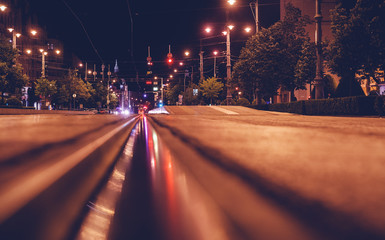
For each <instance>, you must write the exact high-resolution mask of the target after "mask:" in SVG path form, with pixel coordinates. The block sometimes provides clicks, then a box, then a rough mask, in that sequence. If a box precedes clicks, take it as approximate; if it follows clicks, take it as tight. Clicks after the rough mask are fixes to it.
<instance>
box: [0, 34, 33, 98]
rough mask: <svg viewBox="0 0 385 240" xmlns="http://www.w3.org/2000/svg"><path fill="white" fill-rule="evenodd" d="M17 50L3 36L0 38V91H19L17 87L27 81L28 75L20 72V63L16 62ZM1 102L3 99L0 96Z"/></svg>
mask: <svg viewBox="0 0 385 240" xmlns="http://www.w3.org/2000/svg"><path fill="white" fill-rule="evenodd" d="M17 57H18V52H17V50H16V49H13V48H12V45H11V44H10V43H9V42H8V41H7V40H5V39H4V38H1V39H0V92H1V96H3V94H4V93H5V92H8V93H11V94H17V93H19V89H21V88H22V87H24V86H25V85H26V84H27V82H28V77H27V76H26V75H24V74H23V73H22V68H21V65H20V64H18V63H16V59H17ZM1 99H2V100H1V101H2V104H4V99H3V98H1Z"/></svg>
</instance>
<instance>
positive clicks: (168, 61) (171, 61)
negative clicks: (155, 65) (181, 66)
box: [167, 53, 174, 66]
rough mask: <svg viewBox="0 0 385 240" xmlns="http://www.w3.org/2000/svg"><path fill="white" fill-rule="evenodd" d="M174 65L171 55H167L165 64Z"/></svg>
mask: <svg viewBox="0 0 385 240" xmlns="http://www.w3.org/2000/svg"><path fill="white" fill-rule="evenodd" d="M173 63H174V59H173V58H172V53H168V54H167V64H168V65H170V66H171V65H172V64H173Z"/></svg>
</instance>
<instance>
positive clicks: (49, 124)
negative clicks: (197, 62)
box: [0, 106, 385, 240]
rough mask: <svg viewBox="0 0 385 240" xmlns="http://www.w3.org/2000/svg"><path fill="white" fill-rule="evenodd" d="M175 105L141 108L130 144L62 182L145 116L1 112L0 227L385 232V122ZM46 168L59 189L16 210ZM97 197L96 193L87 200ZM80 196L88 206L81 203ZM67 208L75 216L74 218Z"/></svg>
mask: <svg viewBox="0 0 385 240" xmlns="http://www.w3.org/2000/svg"><path fill="white" fill-rule="evenodd" d="M166 109H167V110H168V112H169V113H170V114H154V115H152V114H149V115H147V116H142V117H141V118H140V119H139V122H138V124H137V125H136V126H135V128H134V129H133V130H132V131H131V130H129V131H130V132H131V133H130V134H129V132H127V133H124V134H123V135H125V136H126V137H124V136H123V137H120V138H119V139H121V140H119V141H120V142H121V143H123V142H125V141H123V140H124V139H127V137H128V136H129V135H130V137H129V140H128V142H126V143H125V147H124V149H123V150H119V148H120V147H119V146H121V145H122V144H121V143H119V144H118V143H117V142H116V141H117V140H115V139H114V140H113V141H110V143H109V144H108V145H106V147H104V148H103V149H99V150H97V151H95V153H92V154H90V155H89V156H88V157H87V158H85V161H84V162H83V163H80V164H79V167H77V168H76V169H75V171H73V173H71V174H65V175H63V177H61V178H60V179H59V178H58V177H57V176H56V175H57V174H56V173H60V172H61V171H64V170H62V169H61V167H56V172H53V173H52V174H51V175H50V174H49V172H50V171H48V170H49V169H52V166H66V165H68V164H67V163H66V162H72V161H74V160H73V159H74V158H75V157H76V154H75V153H78V152H79V151H83V149H85V148H87V147H88V146H89V145H90V143H94V142H99V139H102V138H105V136H107V135H109V134H110V133H111V132H113V131H115V129H117V128H119V126H120V125H121V124H125V125H127V124H128V123H130V122H132V121H133V120H134V117H135V116H130V117H122V116H112V115H91V116H73V115H72V116H67V115H50V116H48V115H29V116H2V117H1V118H0V123H1V124H0V130H1V131H0V150H1V156H0V173H1V174H0V192H1V195H0V202H1V203H8V205H7V204H0V210H1V211H0V217H2V219H0V220H1V221H2V222H1V223H0V234H2V236H7V237H8V236H11V237H10V238H9V239H22V238H18V236H19V237H26V236H28V237H29V239H140V240H147V239H158V240H159V239H160V240H162V239H167V240H168V239H170V240H174V239H187V240H196V239H199V240H202V239H210V240H212V239H218V240H225V239H262V240H281V239H298V240H300V239H311V240H313V239H349V240H350V239H353V240H354V239H385V207H384V206H383V205H384V204H383V200H384V199H385V188H384V187H383V183H384V182H385V172H384V167H385V154H384V149H385V139H384V137H383V136H384V135H385V121H384V120H383V119H381V118H356V117H314V116H299V115H293V114H286V113H274V112H265V111H257V110H253V109H248V108H244V107H217V106H212V107H210V106H191V107H188V106H179V107H166ZM114 147H115V148H116V149H115V152H121V154H120V157H119V158H118V159H117V161H116V164H115V165H114V167H113V169H110V168H109V167H108V166H109V164H110V162H111V161H112V160H109V161H108V163H104V165H103V166H104V167H103V169H104V170H102V169H101V168H100V166H101V165H100V164H101V163H103V162H104V159H105V158H108V157H109V155H106V152H109V150H110V149H112V148H114ZM67 155H69V156H67ZM110 158H111V159H114V157H113V156H112V157H110ZM98 162H100V163H98ZM96 163H98V164H96ZM108 169H110V170H108ZM107 170H108V171H107ZM94 174H99V178H100V176H103V175H106V176H109V177H107V178H105V180H104V181H103V183H104V184H102V185H98V184H96V182H97V181H96V180H92V181H91V180H89V179H88V177H90V176H93V175H94ZM46 176H51V178H53V179H56V178H57V179H58V180H55V181H56V183H53V184H52V186H51V187H50V188H51V191H48V190H47V193H44V192H43V194H42V195H43V196H42V197H39V198H38V199H37V200H33V201H31V202H30V203H28V201H27V200H25V203H24V204H27V206H29V208H27V210H28V211H24V210H23V209H21V210H17V208H14V210H12V211H10V210H9V209H11V208H10V207H14V206H19V205H20V206H22V205H21V204H22V203H21V202H22V201H21V202H20V201H14V202H12V201H11V202H12V204H9V203H10V202H9V200H10V199H11V197H9V196H11V195H10V194H9V193H17V194H20V196H24V195H25V192H31V189H30V186H34V187H35V188H39V184H40V183H42V184H44V183H45V182H47V181H45V179H46V178H45V177H46ZM55 177H56V178H55ZM40 180H41V181H40ZM39 181H40V183H39ZM55 181H53V180H52V182H55ZM91 183H92V184H91ZM12 184H13V185H12ZM90 185H92V186H94V187H93V190H92V189H89V188H90ZM96 185H98V187H97V186H96ZM10 186H11V187H10ZM12 186H21V187H19V189H20V191H15V190H13V189H14V188H13V187H12ZM96 187H97V188H96ZM85 189H87V191H86V190H85ZM95 189H97V191H95ZM53 193H55V194H56V195H55V194H53ZM91 193H94V194H92V195H91ZM71 194H72V195H75V197H72V198H70V197H68V196H69V195H71ZM52 195H55V197H52ZM80 195H81V196H83V198H82V199H83V200H79V198H80ZM87 196H88V197H90V196H92V197H91V198H90V199H88V200H87V201H86V202H84V199H85V198H86V197H87ZM15 199H19V198H15ZM42 200H43V201H42ZM7 201H8V202H7ZM78 201H80V202H82V201H83V205H79V204H78V205H77V206H78V207H77V208H76V207H74V206H75V204H74V203H75V202H78ZM18 204H19V205H18ZM50 205H52V206H50ZM62 206H65V208H63V209H64V210H63V209H60V208H61V207H62ZM81 208H83V210H81ZM66 209H67V210H66ZM68 209H70V210H71V211H69V210H68ZM67 212H71V214H72V216H75V217H76V216H77V217H76V222H72V223H71V222H70V220H68V219H66V217H65V216H66V214H67ZM5 213H6V214H5ZM12 214H15V215H14V216H11V215H12ZM46 215H52V216H51V217H50V218H45V216H46ZM67 215H68V214H67ZM9 216H11V218H9V219H10V220H9V219H8V220H4V219H6V218H7V217H9ZM52 218H53V219H56V220H57V221H58V222H64V221H65V220H66V221H67V222H68V224H70V225H71V226H72V228H71V229H72V230H71V232H68V231H69V230H68V229H62V228H60V224H59V225H54V226H52V227H47V226H46V225H45V224H46V222H45V221H48V220H51V219H52ZM42 219H43V220H42ZM47 219H48V220H47ZM72 221H73V219H72ZM78 223H79V224H78ZM9 227H13V228H14V229H13V230H12V229H11V230H12V231H8V230H9V229H10V228H9ZM39 228H41V229H42V231H38V232H36V229H39ZM58 229H60V231H59V230H58ZM4 232H5V233H8V234H9V233H11V234H13V235H4ZM59 232H60V234H59ZM15 233H16V235H15ZM29 233H33V234H35V235H32V234H30V235H28V234H29ZM23 234H24V235H23ZM52 236H60V237H52ZM63 236H65V237H63Z"/></svg>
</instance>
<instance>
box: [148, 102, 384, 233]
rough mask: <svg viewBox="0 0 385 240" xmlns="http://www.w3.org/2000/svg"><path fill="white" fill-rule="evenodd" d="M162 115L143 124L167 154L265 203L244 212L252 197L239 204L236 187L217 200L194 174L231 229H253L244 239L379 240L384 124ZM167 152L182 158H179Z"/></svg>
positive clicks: (208, 183)
mask: <svg viewBox="0 0 385 240" xmlns="http://www.w3.org/2000/svg"><path fill="white" fill-rule="evenodd" d="M166 109H167V110H168V112H169V113H170V114H169V115H154V116H151V117H150V118H151V119H152V121H153V122H154V123H155V126H157V127H156V129H158V131H160V132H165V133H167V132H171V133H172V134H171V135H172V137H170V138H169V140H168V141H166V142H168V144H169V145H170V146H173V142H175V138H178V139H180V140H181V141H182V142H183V143H184V144H185V145H187V146H188V147H189V148H192V149H194V150H195V151H197V152H198V153H199V154H200V155H201V156H203V157H205V158H206V159H207V160H209V162H211V163H212V164H214V166H216V167H217V168H218V169H222V170H223V171H224V172H226V173H228V174H230V176H232V177H234V178H235V179H238V180H240V181H241V182H242V183H243V184H245V186H247V187H250V188H251V189H253V191H254V193H255V195H254V196H253V197H254V198H255V197H257V198H259V199H260V200H261V201H263V202H264V203H265V205H264V204H257V205H255V204H253V203H250V204H251V205H247V204H246V203H247V202H248V201H249V200H250V198H252V197H249V196H248V195H247V194H246V195H245V197H244V198H242V199H243V200H244V201H242V200H240V199H237V197H235V196H234V194H237V188H239V186H237V185H235V186H234V187H233V188H227V189H226V190H223V191H222V192H221V191H220V190H218V189H221V188H223V186H222V185H221V184H220V182H221V181H220V180H218V179H215V177H213V175H207V174H208V173H206V174H202V172H203V170H202V171H200V170H197V171H195V175H196V176H197V179H198V181H200V182H201V184H202V185H204V186H205V188H206V189H208V190H209V191H210V192H211V195H212V196H213V198H214V199H215V200H216V202H217V203H218V204H219V205H220V206H221V207H222V208H223V209H224V211H225V212H226V214H227V215H228V216H229V217H230V219H231V220H232V221H233V222H236V223H241V222H242V218H243V219H249V220H252V221H253V224H251V226H248V227H247V224H248V223H249V224H250V222H245V223H244V224H242V225H241V227H240V228H241V229H243V232H245V233H246V236H248V237H249V238H250V239H256V237H257V236H258V234H262V233H263V234H264V235H263V236H264V237H262V238H260V239H269V238H266V237H269V236H270V237H271V239H282V238H281V237H283V236H284V235H280V234H278V233H277V232H280V231H281V232H282V231H283V230H287V231H288V232H290V233H291V234H292V236H300V235H299V234H302V237H301V239H316V238H319V239H384V238H385V207H384V199H385V188H384V182H385V171H384V167H385V153H384V150H385V138H384V136H385V121H384V119H381V118H358V117H317V116H299V115H293V114H286V113H273V112H264V111H256V110H252V109H248V108H243V107H230V106H229V107H216V106H213V107H207V106H205V107H203V106H202V107H201V106H195V107H187V106H180V107H166ZM165 136H167V135H165ZM174 151H175V152H176V153H177V154H178V155H179V156H184V152H183V150H181V151H182V152H181V151H180V150H178V149H174ZM181 159H183V157H182V158H181ZM191 161H194V160H191ZM184 162H187V161H184ZM186 164H190V165H192V166H193V165H194V164H192V163H191V162H190V163H188V162H187V163H186ZM191 168H192V169H193V168H194V167H191ZM192 171H193V172H194V170H192ZM204 179H206V180H204ZM212 182H217V183H218V184H219V185H215V184H212ZM248 199H249V200H248ZM232 203H236V204H237V205H236V206H234V204H232ZM254 203H255V201H254ZM243 205H246V206H247V207H246V209H244V207H242V206H243ZM249 206H253V208H251V207H249ZM247 209H248V212H247ZM241 211H244V216H243V217H239V216H238V215H239V212H241ZM255 214H259V215H260V217H259V218H258V217H256V216H255ZM257 223H263V224H257ZM242 226H243V227H242ZM251 229H254V230H251ZM259 236H260V235H259ZM286 239H294V238H286ZM295 239H300V237H296V238H295Z"/></svg>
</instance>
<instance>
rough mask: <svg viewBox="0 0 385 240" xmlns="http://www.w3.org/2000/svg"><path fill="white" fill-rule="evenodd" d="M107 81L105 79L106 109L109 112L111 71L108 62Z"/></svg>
mask: <svg viewBox="0 0 385 240" xmlns="http://www.w3.org/2000/svg"><path fill="white" fill-rule="evenodd" d="M107 76H108V81H107V109H108V112H110V81H111V71H110V64H108V72H107Z"/></svg>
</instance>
